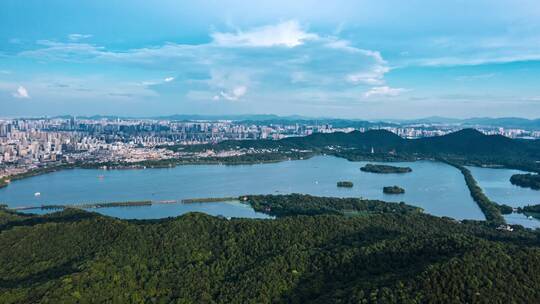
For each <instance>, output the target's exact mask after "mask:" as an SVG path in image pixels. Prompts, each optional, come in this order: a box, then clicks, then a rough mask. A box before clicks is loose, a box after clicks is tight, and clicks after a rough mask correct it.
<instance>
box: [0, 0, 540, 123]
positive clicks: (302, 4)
mask: <svg viewBox="0 0 540 304" xmlns="http://www.w3.org/2000/svg"><path fill="white" fill-rule="evenodd" d="M0 25H2V26H0V108H1V110H0V117H38V116H57V115H66V114H67V115H78V116H92V115H115V116H137V117H141V116H146V117H148V116H167V115H174V114H184V115H257V114H260V113H268V114H275V115H280V116H289V115H301V116H308V117H331V118H343V119H364V120H383V119H419V118H426V117H432V116H440V117H452V118H459V119H462V118H472V117H521V118H529V119H534V118H538V117H540V106H539V103H540V87H539V86H538V84H537V82H538V79H539V76H540V4H539V3H538V2H537V1H532V0H526V1H520V2H516V1H508V0H505V1H503V0H497V1H487V0H482V1H474V2H471V1H446V2H444V3H443V2H433V1H427V0H418V1H414V2H410V3H404V2H401V1H392V0H386V1H362V2H358V1H346V0H338V1H333V2H331V3H317V2H316V1H308V0H303V1H294V2H290V1H288V2H287V1H262V2H261V1H259V2H257V3H245V2H244V1H232V0H229V1H221V2H219V3H214V2H210V1H198V2H197V3H190V2H183V1H182V2H178V1H173V0H161V1H153V2H151V3H150V2H147V1H138V0H136V1H127V0H114V1H77V2H66V1H60V0H51V1H39V0H29V1H16V0H6V1H2V3H1V4H0Z"/></svg>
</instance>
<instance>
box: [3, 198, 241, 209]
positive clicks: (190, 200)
mask: <svg viewBox="0 0 540 304" xmlns="http://www.w3.org/2000/svg"><path fill="white" fill-rule="evenodd" d="M231 201H235V202H240V203H242V200H241V199H240V197H207V198H188V199H182V200H162V201H152V200H140V201H139V200H137V201H119V202H97V203H76V204H50V205H40V206H19V207H13V208H10V207H9V206H7V207H5V208H4V209H7V210H12V211H27V210H62V209H69V208H73V209H100V208H118V207H145V206H152V205H164V204H202V203H224V202H231Z"/></svg>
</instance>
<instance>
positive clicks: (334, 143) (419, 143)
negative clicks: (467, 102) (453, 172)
mask: <svg viewBox="0 0 540 304" xmlns="http://www.w3.org/2000/svg"><path fill="white" fill-rule="evenodd" d="M209 148H211V149H217V150H227V149H237V148H254V149H277V150H282V151H284V150H291V149H296V150H312V151H314V152H324V153H334V152H332V151H336V152H335V154H336V155H338V156H342V157H346V158H349V159H356V158H355V157H356V156H358V155H363V156H365V155H366V154H370V153H371V150H372V148H373V151H374V152H375V153H376V154H378V155H384V154H392V155H397V156H402V157H405V156H416V157H458V158H461V159H466V160H473V161H479V162H480V163H482V161H485V162H489V163H496V164H501V165H509V166H510V167H516V168H524V169H525V168H528V169H533V170H536V169H540V168H537V165H536V161H537V160H540V140H522V139H511V138H508V137H504V136H501V135H485V134H483V133H481V132H479V131H477V130H475V129H463V130H460V131H457V132H454V133H450V134H447V135H443V136H435V137H425V138H418V139H405V138H402V137H400V136H398V135H396V134H394V133H392V132H390V131H386V130H368V131H366V132H359V131H353V132H350V133H343V132H335V133H315V134H312V135H309V136H305V137H290V138H285V139H281V140H241V141H236V140H231V141H224V142H221V143H218V144H215V145H199V146H193V147H189V148H188V149H195V150H197V149H198V150H202V149H209ZM338 152H339V153H338ZM529 167H531V168H529Z"/></svg>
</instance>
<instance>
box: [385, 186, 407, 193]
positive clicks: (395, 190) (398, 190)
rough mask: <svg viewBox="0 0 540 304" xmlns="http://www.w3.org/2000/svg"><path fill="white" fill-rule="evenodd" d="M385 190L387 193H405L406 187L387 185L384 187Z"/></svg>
mask: <svg viewBox="0 0 540 304" xmlns="http://www.w3.org/2000/svg"><path fill="white" fill-rule="evenodd" d="M383 192H384V193H385V194H403V193H405V189H403V188H401V187H399V186H387V187H384V188H383Z"/></svg>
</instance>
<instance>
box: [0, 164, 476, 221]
mask: <svg viewBox="0 0 540 304" xmlns="http://www.w3.org/2000/svg"><path fill="white" fill-rule="evenodd" d="M366 163H367V162H349V161H347V160H345V159H341V158H336V157H330V156H318V157H313V158H311V159H308V160H297V161H286V162H280V163H272V164H257V165H240V166H224V165H187V166H178V167H175V168H170V169H145V170H109V171H104V170H97V169H72V170H64V171H59V172H54V173H50V174H46V175H41V176H36V177H32V178H28V179H24V180H19V181H15V182H13V183H12V184H11V185H9V186H8V187H6V188H3V189H0V202H5V203H7V204H8V205H9V206H10V207H16V206H39V205H42V204H70V203H89V202H112V201H136V200H155V201H159V200H181V199H186V198H199V197H227V196H239V195H243V194H286V193H305V194H312V195H319V196H337V197H364V198H370V199H381V200H385V201H394V202H399V201H404V202H406V203H408V204H411V205H415V206H419V207H421V208H423V209H424V210H425V212H427V213H430V214H433V215H437V216H449V217H453V218H456V219H484V215H483V214H482V212H481V211H480V209H479V208H478V206H477V205H476V203H475V202H474V201H473V200H472V199H471V197H470V195H469V191H468V189H467V187H466V185H465V182H464V179H463V176H462V175H461V173H460V172H459V171H458V170H456V169H455V168H453V167H451V166H448V165H446V164H443V163H438V162H432V161H418V162H408V163H396V164H395V165H397V166H409V167H411V168H412V169H413V172H411V173H406V174H375V173H367V172H362V171H360V167H362V166H364V165H365V164H366ZM99 176H102V178H98V177H99ZM340 180H350V181H352V182H353V183H354V187H353V188H351V189H347V188H338V187H336V182H337V181H340ZM391 185H398V186H400V187H403V188H404V189H405V190H406V193H405V194H402V195H386V194H383V192H382V188H383V187H384V186H391ZM35 192H40V193H41V196H39V197H34V193H35ZM96 210H97V211H98V212H102V213H104V214H108V215H113V216H116V217H120V218H162V217H168V216H176V215H179V214H182V213H185V212H189V211H201V212H206V213H209V214H213V215H218V214H221V215H224V216H227V217H232V216H238V217H264V215H261V214H259V213H256V212H254V211H253V210H252V209H251V208H250V207H248V206H245V205H243V204H239V203H236V204H235V203H228V204H223V203H211V204H207V203H205V204H195V205H187V204H170V205H153V206H151V207H129V208H104V209H96Z"/></svg>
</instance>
